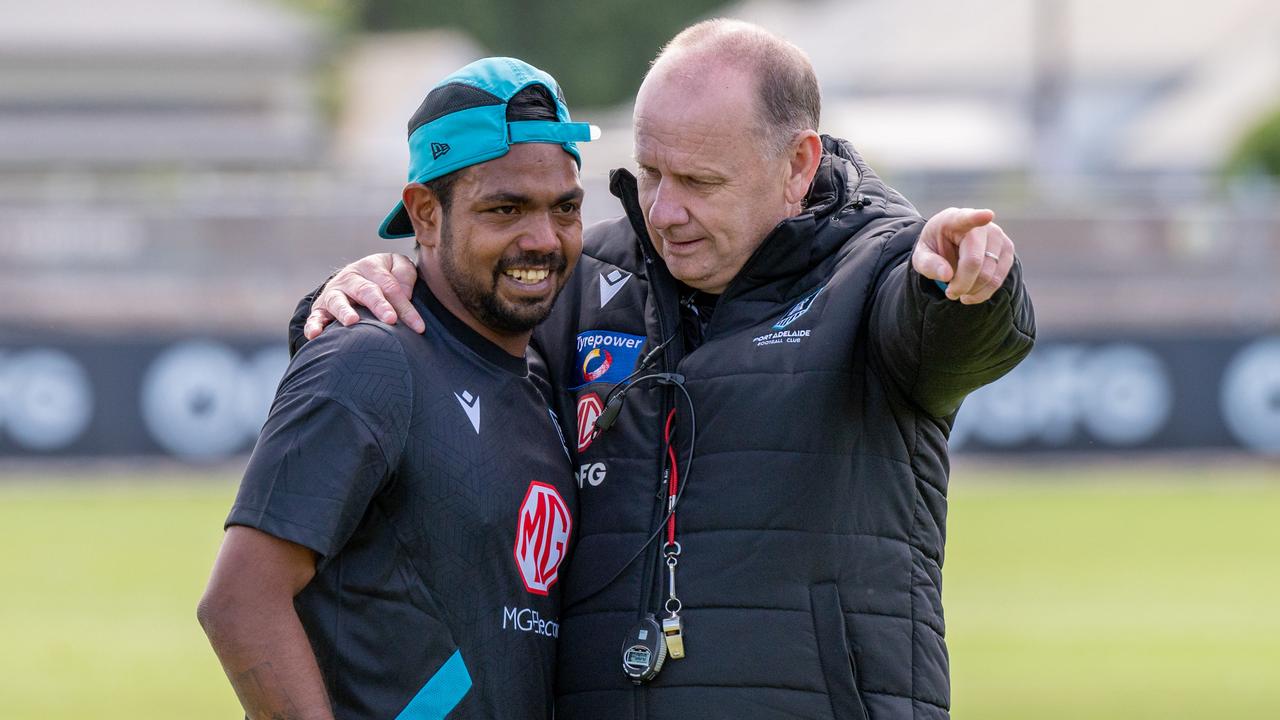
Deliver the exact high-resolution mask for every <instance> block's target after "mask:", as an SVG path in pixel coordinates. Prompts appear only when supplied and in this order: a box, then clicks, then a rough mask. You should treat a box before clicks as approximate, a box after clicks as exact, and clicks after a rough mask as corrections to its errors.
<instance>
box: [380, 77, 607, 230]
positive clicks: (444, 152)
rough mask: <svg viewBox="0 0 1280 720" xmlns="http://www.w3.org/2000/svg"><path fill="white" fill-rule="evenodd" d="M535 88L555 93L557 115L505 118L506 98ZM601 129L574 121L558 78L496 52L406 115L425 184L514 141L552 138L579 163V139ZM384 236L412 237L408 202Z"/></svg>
mask: <svg viewBox="0 0 1280 720" xmlns="http://www.w3.org/2000/svg"><path fill="white" fill-rule="evenodd" d="M530 85H542V86H543V87H545V88H546V89H547V91H548V92H549V93H550V95H551V97H553V98H555V104H556V119H555V120H517V121H512V122H508V121H507V102H509V101H510V100H511V98H512V97H513V96H514V95H515V94H516V93H518V92H520V91H521V90H523V89H525V88H526V87H528V86H530ZM593 131H594V132H595V133H596V134H597V136H598V133H599V130H597V129H595V128H593V127H592V126H591V125H589V124H587V123H576V122H571V121H570V119H569V108H567V107H566V106H565V104H564V93H562V92H561V91H560V86H559V85H558V84H557V83H556V79H555V78H553V77H551V76H550V75H548V74H547V73H545V72H543V71H541V70H539V69H538V68H536V67H534V66H532V65H530V64H528V63H526V62H524V61H521V60H516V59H514V58H505V57H492V58H485V59H483V60H477V61H475V62H473V63H471V64H470V65H467V66H466V67H464V68H462V69H461V70H458V71H457V72H455V73H453V74H452V75H450V76H449V77H447V78H445V79H444V80H441V81H440V83H439V84H437V85H436V86H435V88H433V89H432V90H431V92H429V93H427V98H426V99H425V100H423V101H422V105H421V106H420V107H419V108H418V111H417V112H415V113H414V114H413V117H412V118H411V119H410V120H409V182H411V183H414V182H427V181H428V180H434V179H436V178H438V177H441V176H443V175H448V174H449V173H451V172H454V171H456V170H461V169H462V168H465V167H469V166H471V165H478V164H480V163H482V162H488V161H489V160H493V159H494V158H498V157H502V156H503V155H506V154H507V150H508V149H510V147H511V145H512V144H514V143H531V142H539V143H555V144H558V145H560V146H561V147H563V148H564V149H565V152H567V153H569V154H570V155H572V156H573V159H574V161H575V162H576V163H578V167H582V157H581V156H580V155H579V154H578V146H577V144H576V143H580V142H588V141H590V140H592V139H593V135H592V133H593ZM378 234H379V235H381V236H382V237H384V238H402V237H412V236H413V224H412V223H410V222H409V215H408V213H406V212H405V209H404V203H403V202H400V203H397V204H396V206H395V209H393V210H392V211H391V214H389V215H387V218H386V219H385V220H383V221H382V226H381V227H380V228H378Z"/></svg>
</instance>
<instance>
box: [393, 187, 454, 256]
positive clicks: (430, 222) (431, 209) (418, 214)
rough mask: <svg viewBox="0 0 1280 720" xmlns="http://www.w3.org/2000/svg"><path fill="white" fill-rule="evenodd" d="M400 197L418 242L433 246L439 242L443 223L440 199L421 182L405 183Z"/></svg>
mask: <svg viewBox="0 0 1280 720" xmlns="http://www.w3.org/2000/svg"><path fill="white" fill-rule="evenodd" d="M401 199H402V200H403V201H404V210H405V212H406V213H407V214H408V215H409V222H411V223H413V232H414V235H415V236H416V237H417V240H418V244H419V245H422V246H423V247H435V246H436V245H437V244H438V243H439V242H440V228H441V226H442V225H443V224H444V208H443V207H441V206H440V199H439V198H438V197H436V194H435V193H434V192H432V191H431V188H429V187H427V186H426V185H423V184H422V183H409V184H408V185H405V186H404V193H403V195H402V196H401Z"/></svg>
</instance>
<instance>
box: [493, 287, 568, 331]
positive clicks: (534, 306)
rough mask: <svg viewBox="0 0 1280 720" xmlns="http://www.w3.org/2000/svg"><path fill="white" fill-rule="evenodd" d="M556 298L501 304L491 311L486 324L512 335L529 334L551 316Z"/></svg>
mask: <svg viewBox="0 0 1280 720" xmlns="http://www.w3.org/2000/svg"><path fill="white" fill-rule="evenodd" d="M553 302H555V298H554V296H553V297H551V298H543V299H538V300H532V299H527V300H524V299H522V300H521V301H519V302H501V304H500V305H498V307H494V308H491V309H490V312H489V313H487V314H488V315H489V318H488V319H487V321H486V323H485V324H487V325H489V326H490V327H492V328H494V329H495V330H501V331H505V332H510V333H523V332H529V331H531V330H533V329H534V328H535V327H537V326H538V324H539V323H541V322H542V321H543V320H546V319H547V316H548V315H550V314H551V306H552V303H553Z"/></svg>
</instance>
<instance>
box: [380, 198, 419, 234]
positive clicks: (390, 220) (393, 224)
mask: <svg viewBox="0 0 1280 720" xmlns="http://www.w3.org/2000/svg"><path fill="white" fill-rule="evenodd" d="M378 235H380V236H381V237H384V238H386V239H388V240H395V239H397V238H407V237H413V236H414V232H413V223H412V222H410V221H409V213H408V212H406V211H405V209H404V202H403V201H401V202H398V203H396V206H395V208H393V209H392V210H391V213H390V214H388V215H387V217H386V218H385V219H383V221H382V226H381V227H379V228H378Z"/></svg>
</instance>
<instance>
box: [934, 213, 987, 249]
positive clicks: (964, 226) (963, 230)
mask: <svg viewBox="0 0 1280 720" xmlns="http://www.w3.org/2000/svg"><path fill="white" fill-rule="evenodd" d="M995 217H996V214H995V213H994V212H992V211H991V210H975V209H973V208H963V209H957V210H955V211H954V212H953V213H951V215H949V216H948V217H946V218H944V219H943V222H942V233H943V235H945V236H946V237H947V238H948V239H949V240H951V241H952V242H954V243H956V244H957V245H958V244H959V243H960V239H961V238H963V237H964V236H965V235H966V234H968V233H969V231H971V230H976V229H978V228H980V227H982V226H984V225H986V224H988V223H990V222H991V221H992V220H994V219H995Z"/></svg>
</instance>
